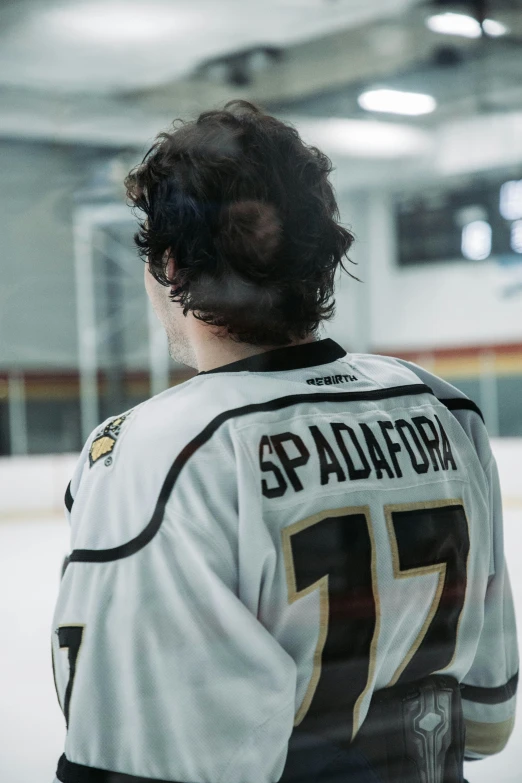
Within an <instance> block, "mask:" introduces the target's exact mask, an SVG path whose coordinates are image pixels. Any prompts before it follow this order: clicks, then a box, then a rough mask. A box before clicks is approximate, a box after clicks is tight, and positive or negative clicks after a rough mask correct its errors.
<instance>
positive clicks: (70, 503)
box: [64, 481, 74, 512]
mask: <svg viewBox="0 0 522 783" xmlns="http://www.w3.org/2000/svg"><path fill="white" fill-rule="evenodd" d="M64 501H65V508H66V509H67V511H69V512H70V510H71V509H72V507H73V503H74V498H73V496H72V495H71V482H70V481H69V483H68V484H67V489H66V490H65V498H64Z"/></svg>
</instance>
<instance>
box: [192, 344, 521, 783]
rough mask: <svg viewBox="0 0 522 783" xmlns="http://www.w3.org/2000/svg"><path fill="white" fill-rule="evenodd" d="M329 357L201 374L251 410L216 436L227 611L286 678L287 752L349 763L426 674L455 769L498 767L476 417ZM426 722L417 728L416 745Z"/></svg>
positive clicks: (493, 622) (509, 620) (498, 582)
mask: <svg viewBox="0 0 522 783" xmlns="http://www.w3.org/2000/svg"><path fill="white" fill-rule="evenodd" d="M342 353H343V352H342V350H340V349H339V346H336V344H335V343H332V342H331V341H328V340H326V341H322V342H320V343H316V344H311V345H309V346H301V347H298V348H290V349H286V350H285V349H283V350H281V351H275V352H271V353H268V354H265V355H264V357H263V362H264V368H263V372H262V373H260V372H256V371H255V367H256V361H255V360H250V361H249V360H245V361H244V362H242V363H239V364H236V365H235V366H234V365H232V366H231V368H230V369H229V371H228V373H227V368H226V367H225V368H221V371H220V370H219V369H218V370H216V371H214V372H215V373H216V375H217V376H218V377H219V381H218V377H215V378H214V381H213V383H214V385H215V386H216V387H217V389H216V390H215V389H214V388H211V389H209V392H210V393H211V394H215V393H216V392H217V390H218V389H219V385H220V384H225V383H226V382H227V380H228V384H230V385H232V384H233V385H234V386H235V387H236V388H237V387H239V388H243V387H242V384H248V383H249V385H250V387H251V391H252V394H253V396H252V403H253V408H254V410H252V411H249V409H247V411H248V412H247V413H245V414H244V415H243V414H242V415H240V416H238V417H237V418H236V417H235V416H234V415H233V414H231V419H230V427H231V428H232V429H233V432H234V435H233V438H234V441H236V443H237V446H236V448H237V453H238V454H241V455H244V457H245V459H244V462H243V458H237V467H236V469H237V471H238V476H239V478H238V482H239V486H240V487H241V493H240V496H239V525H240V528H239V529H240V536H241V544H242V545H241V549H240V553H241V558H240V562H239V567H240V572H241V575H242V577H241V583H240V584H241V587H242V589H240V596H241V598H242V600H243V601H244V602H245V603H246V604H247V605H248V606H249V607H250V609H251V611H253V612H254V613H255V614H256V615H257V616H258V618H259V619H260V620H261V622H262V623H263V624H264V625H265V626H266V627H267V628H268V629H269V630H270V632H271V634H272V635H273V636H274V637H275V638H276V639H277V640H278V641H279V642H280V643H281V645H282V647H283V648H284V649H285V650H286V651H287V652H288V653H289V654H290V655H291V656H292V658H293V659H294V660H295V662H296V664H297V684H296V705H295V706H296V709H295V713H296V714H295V726H296V727H299V732H298V733H299V735H300V736H301V737H302V736H304V735H306V736H307V737H308V739H309V740H310V741H312V738H313V737H314V735H315V736H320V737H322V738H323V739H328V740H329V741H330V740H331V741H333V742H334V745H335V746H336V747H347V746H348V744H349V743H350V742H351V741H352V740H353V739H354V738H355V737H356V736H357V734H358V732H359V730H360V729H361V727H362V726H363V724H364V721H365V718H366V716H367V715H368V711H369V710H370V705H371V703H372V697H373V695H374V694H375V693H376V692H379V691H381V689H384V688H390V687H391V686H396V685H397V686H400V685H404V684H410V683H416V682H418V681H420V680H423V679H425V678H427V677H429V675H432V674H434V673H440V674H443V675H444V676H446V677H450V678H454V679H455V680H456V681H457V682H458V683H464V687H463V688H462V696H463V700H464V705H465V708H464V709H465V714H466V716H468V717H469V724H468V742H467V748H468V753H469V756H470V757H473V756H474V755H479V756H480V755H481V754H482V753H489V752H492V751H494V750H496V751H498V750H500V749H501V748H502V747H503V744H505V742H506V740H507V738H508V737H509V734H510V732H511V728H512V717H513V710H514V704H513V700H512V697H513V694H514V686H515V682H514V680H513V679H512V678H513V676H514V675H516V672H517V666H518V662H517V650H516V639H515V636H514V634H515V623H514V616H513V607H512V604H511V598H510V592H509V583H508V581H507V577H506V576H505V567H504V559H503V543H502V518H501V506H500V493H499V486H498V477H497V475H496V467H495V463H494V459H493V457H492V454H491V450H490V446H489V442H488V438H487V434H486V431H485V428H484V424H483V421H482V415H481V412H480V410H479V409H478V408H477V406H476V405H475V404H474V403H473V402H472V401H470V400H469V399H468V398H466V397H465V396H464V395H463V394H462V393H461V392H459V391H458V390H457V389H455V388H454V387H452V386H451V385H450V384H448V383H445V382H444V381H442V380H441V379H439V378H437V377H436V376H433V375H431V374H429V373H426V372H425V371H423V370H422V369H421V368H419V367H416V366H415V365H411V364H409V363H407V362H400V361H398V360H394V359H392V358H387V357H380V356H371V355H364V354H350V355H347V356H343V355H342ZM339 354H341V355H339ZM285 361H286V362H287V364H288V367H289V369H288V370H287V371H284V370H283V367H284V364H285ZM323 362H324V364H323ZM310 363H314V366H309V365H310ZM257 364H258V365H259V361H257ZM299 364H302V367H300V366H299ZM241 365H242V367H243V370H242V371H241V370H240V367H241ZM271 366H274V367H277V368H278V372H275V373H273V372H270V369H269V368H270V367H271ZM249 367H250V368H251V370H252V369H253V371H254V375H253V377H251V378H246V377H245V375H244V373H245V371H248V370H249ZM290 368H292V369H290ZM227 374H228V375H229V377H228V379H227V378H226V376H227ZM270 387H271V391H270V392H269V389H270ZM246 388H249V386H247V387H246ZM249 391H250V388H249ZM207 393H208V392H207ZM260 398H261V400H262V401H260V402H259V403H257V404H256V403H255V402H254V400H255V399H257V400H259V399H260ZM267 398H268V399H267ZM249 400H250V398H249ZM247 455H248V457H247ZM498 686H500V687H498ZM468 696H469V698H468ZM459 701H460V694H459ZM498 705H503V707H504V708H507V710H506V717H505V719H504V720H501V721H499V720H498V718H497V716H498V714H499V706H498ZM459 706H460V704H459ZM500 709H502V707H501V708H500ZM399 712H400V711H399V709H398V708H397V709H395V713H393V712H392V713H391V714H392V715H393V714H395V716H396V719H397V718H398V716H399ZM438 713H439V710H438V709H434V708H432V710H431V713H429V712H428V717H427V718H426V716H422V715H421V716H418V717H419V720H420V721H421V723H422V720H421V719H422V717H425V718H426V720H425V725H426V729H427V730H426V732H425V734H426V736H428V735H429V734H430V733H432V734H436V732H435V731H434V730H435V729H436V728H437V726H438V725H439V723H442V717H444V712H442V713H440V716H441V717H438ZM430 714H431V715H432V717H431V719H430V718H429V715H430ZM436 715H437V717H435V716H436ZM446 717H447V716H446ZM474 719H478V721H476V720H474ZM477 723H479V727H477V725H476V724H477ZM384 728H385V727H383V726H382V725H381V726H380V736H379V737H378V740H379V742H381V743H384V742H385V736H386V731H384ZM439 728H440V727H439ZM388 729H389V730H391V729H392V727H391V726H389V727H388ZM417 730H418V733H419V734H420V735H422V733H423V732H422V725H421V727H420V729H417ZM486 734H487V735H488V738H487V741H486V742H485V741H484V740H485V735H486ZM440 744H441V747H443V746H444V743H443V742H441V743H440ZM299 747H302V742H301V745H299ZM397 752H398V751H397ZM442 773H443V769H442ZM439 774H441V773H439ZM402 779H404V780H405V778H402ZM418 779H419V781H421V780H423V779H424V778H418ZM443 779H444V778H443V776H442V775H441V777H440V778H433V780H434V781H435V780H440V781H442V780H443ZM411 780H412V781H413V780H417V777H412V778H411ZM426 780H431V778H426Z"/></svg>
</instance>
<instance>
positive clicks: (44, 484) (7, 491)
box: [0, 438, 522, 520]
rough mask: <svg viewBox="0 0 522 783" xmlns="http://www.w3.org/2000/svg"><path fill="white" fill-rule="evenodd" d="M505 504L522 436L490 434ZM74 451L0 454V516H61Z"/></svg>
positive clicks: (518, 465) (517, 470)
mask: <svg viewBox="0 0 522 783" xmlns="http://www.w3.org/2000/svg"><path fill="white" fill-rule="evenodd" d="M491 445H492V448H493V453H494V455H495V458H496V460H497V465H498V470H499V474H500V484H501V488H502V499H503V503H504V506H505V508H509V507H520V508H522V438H492V439H491ZM77 459H78V455H77V454H57V455H45V456H28V457H1V458H0V520H1V519H3V520H6V519H16V518H27V517H28V516H60V515H61V514H62V513H63V498H64V494H65V490H66V488H67V484H68V483H69V481H70V478H71V475H72V472H73V469H74V466H75V465H76V461H77Z"/></svg>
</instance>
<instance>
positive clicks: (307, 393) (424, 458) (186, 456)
mask: <svg viewBox="0 0 522 783" xmlns="http://www.w3.org/2000/svg"><path fill="white" fill-rule="evenodd" d="M330 172H331V163H330V161H329V160H328V158H327V157H326V156H325V155H324V154H322V153H321V152H320V151H319V150H317V149H315V148H313V147H308V146H306V145H305V144H303V142H302V141H301V139H300V138H299V135H298V133H297V132H296V130H295V129H294V128H292V127H291V126H289V125H286V124H284V123H283V122H281V121H279V120H277V119H275V118H274V117H271V116H269V115H267V114H265V113H263V112H262V111H261V110H260V109H258V108H257V107H254V106H252V105H251V104H248V103H245V102H241V101H233V102H231V103H230V104H227V106H226V107H225V108H224V109H223V110H221V111H209V112H205V113H204V114H202V115H200V117H199V118H198V119H197V120H196V121H194V122H188V123H181V124H180V125H179V126H178V127H176V126H174V127H173V128H172V130H171V131H170V132H168V133H163V134H160V136H159V137H158V138H157V140H156V142H155V144H154V145H153V147H152V148H151V150H149V152H148V153H147V155H146V156H145V158H144V160H143V162H142V164H141V165H140V166H139V167H137V169H135V170H134V171H133V172H131V174H130V175H129V177H128V178H127V181H126V185H127V189H128V194H129V196H130V198H131V199H132V201H133V203H134V204H135V206H136V207H137V208H138V209H139V210H140V211H141V215H142V222H141V223H140V230H139V232H138V234H137V235H136V241H137V245H138V247H139V248H140V251H141V253H142V254H143V257H144V259H145V261H146V266H145V286H146V289H147V292H148V295H149V297H150V299H151V301H152V304H153V306H154V308H155V311H156V313H157V315H158V317H159V319H160V320H161V322H162V324H163V326H164V328H165V330H166V332H167V335H168V338H169V344H170V350H171V353H172V356H174V357H175V358H177V359H180V360H182V361H183V362H185V363H187V364H188V365H191V366H192V367H194V368H196V369H197V370H198V374H197V375H196V376H195V377H194V378H192V379H191V380H189V381H187V382H185V383H183V384H181V385H179V386H176V387H174V388H172V389H169V390H167V391H165V392H164V393H162V394H159V395H157V396H156V397H153V398H152V399H150V400H148V401H147V402H145V403H143V404H141V405H138V406H137V407H135V408H134V409H132V410H129V411H127V412H125V413H122V414H121V415H119V416H118V417H117V418H115V419H111V420H109V421H106V422H105V423H103V424H102V425H100V427H99V428H98V429H96V430H95V432H93V434H92V435H91V437H90V438H89V439H88V441H87V443H86V444H85V448H84V450H83V453H82V455H81V458H80V460H79V463H78V466H77V468H76V471H75V473H74V475H73V477H72V480H71V483H70V485H69V487H68V489H67V493H66V506H67V513H68V516H69V519H70V524H71V537H72V547H71V548H72V551H71V554H70V556H69V558H68V563H67V567H66V569H65V573H64V576H63V580H62V583H61V589H60V594H59V598H58V602H57V606H56V612H55V616H54V627H53V659H54V669H55V679H56V686H57V692H58V697H59V700H60V703H61V706H62V708H63V710H64V713H65V719H66V722H67V727H68V732H67V739H66V744H65V753H64V755H63V756H62V757H61V758H60V760H59V763H58V769H57V780H58V781H61V783H144V782H145V781H150V782H151V781H156V783H158V781H159V782H160V783H161V781H163V782H164V783H165V782H168V783H173V782H174V781H177V782H178V783H276V781H279V780H281V781H283V783H290V782H292V783H319V782H321V783H323V782H326V781H327V782H328V783H341V781H342V782H343V783H378V781H381V783H461V781H462V780H463V777H462V776H463V759H464V755H466V757H467V758H471V759H480V758H483V757H484V756H488V755H491V754H494V753H497V752H499V751H501V750H502V748H503V747H504V746H505V744H506V742H507V740H508V738H509V736H510V734H511V731H512V728H513V720H514V714H515V698H516V696H515V693H516V686H517V672H518V656H517V646H516V632H515V618H514V612H513V603H512V598H511V592H510V586H509V581H508V575H507V572H506V566H505V562H504V551H503V538H502V509H501V498H500V490H499V480H498V474H497V468H496V464H495V460H494V458H493V455H492V452H491V448H490V444H489V440H488V436H487V432H486V429H485V427H484V422H483V419H482V415H481V412H480V410H479V409H478V408H477V406H476V405H475V403H474V402H472V401H471V400H470V399H469V398H468V397H466V396H465V395H464V394H463V393H461V392H460V391H459V390H458V389H456V388H455V387H453V386H451V385H450V384H449V383H447V382H445V381H443V380H441V379H440V378H438V377H437V376H435V375H433V374H430V373H428V372H427V371H425V370H423V369H422V368H421V367H418V366H416V365H415V364H412V363H410V362H406V361H401V360H399V359H395V358H390V357H386V356H378V355H370V354H358V353H347V352H346V351H345V350H343V349H342V348H341V347H340V346H339V345H338V344H336V343H335V342H333V341H332V340H330V339H320V335H319V334H318V329H319V326H320V323H321V321H322V320H324V319H327V318H328V317H330V316H331V314H332V312H333V300H332V295H333V283H334V274H335V272H336V270H337V269H338V268H339V266H340V265H341V264H342V261H343V258H344V257H345V255H346V253H347V251H348V249H349V247H350V245H351V243H352V239H353V237H352V235H351V233H350V232H349V231H348V230H347V229H346V228H344V227H343V226H341V225H340V223H339V222H338V218H339V215H338V210H337V205H336V201H335V197H334V193H333V190H332V186H331V184H330V183H329V179H328V176H329V174H330ZM412 326H414V325H413V324H412ZM464 724H465V725H464Z"/></svg>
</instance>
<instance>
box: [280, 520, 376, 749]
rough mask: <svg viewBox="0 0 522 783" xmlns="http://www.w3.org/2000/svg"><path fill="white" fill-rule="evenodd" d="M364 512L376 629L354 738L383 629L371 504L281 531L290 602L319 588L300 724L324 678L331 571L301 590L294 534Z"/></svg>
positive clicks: (355, 713)
mask: <svg viewBox="0 0 522 783" xmlns="http://www.w3.org/2000/svg"><path fill="white" fill-rule="evenodd" d="M354 514H357V515H363V516H364V518H365V520H366V526H367V528H368V534H369V536H370V542H371V570H372V591H373V596H374V600H375V628H374V631H373V636H372V641H371V646H370V660H369V666H368V678H367V682H366V686H365V688H364V690H363V692H362V693H361V694H360V695H359V697H358V698H357V701H356V703H355V706H354V710H353V731H352V739H353V738H354V737H355V735H356V733H357V731H358V730H359V728H360V727H359V715H360V711H361V706H362V703H363V701H364V698H365V696H366V695H367V693H368V691H369V689H370V688H371V686H372V684H373V677H374V673H375V665H376V660H377V643H378V639H379V631H380V601H379V592H378V583H377V554H376V546H375V536H374V532H373V528H372V525H371V520H370V507H369V506H345V507H343V508H333V509H328V510H327V511H319V512H318V513H317V514H312V516H309V517H306V518H305V519H301V520H299V521H298V522H294V523H293V524H292V525H288V527H285V528H283V529H282V531H281V536H282V546H283V555H284V562H285V573H286V583H287V589H288V603H289V604H293V603H294V602H295V601H298V600H299V599H300V598H304V596H306V595H309V594H310V593H312V592H314V590H317V589H319V635H318V639H317V645H316V648H315V651H314V658H313V671H312V676H311V678H310V682H309V683H308V688H307V690H306V693H305V695H304V698H303V701H302V702H301V706H300V707H299V709H298V711H297V714H296V716H295V719H294V726H298V725H299V724H300V723H301V722H302V721H303V719H304V718H305V716H306V714H307V712H308V710H309V708H310V704H311V703H312V699H313V697H314V694H315V691H316V688H317V685H318V683H319V679H320V677H321V663H322V654H323V649H324V645H325V642H326V637H327V635H328V614H329V600H328V574H327V575H325V576H323V577H321V579H318V580H317V581H316V582H314V583H313V584H311V585H309V586H308V587H306V588H304V589H303V590H299V591H298V590H297V584H296V576H295V567H294V559H293V555H292V545H291V537H292V536H293V535H296V534H297V533H299V532H301V531H302V530H305V529H306V528H307V527H311V526H312V525H317V524H318V523H319V522H322V520H323V519H327V518H328V517H336V516H349V515H354Z"/></svg>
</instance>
